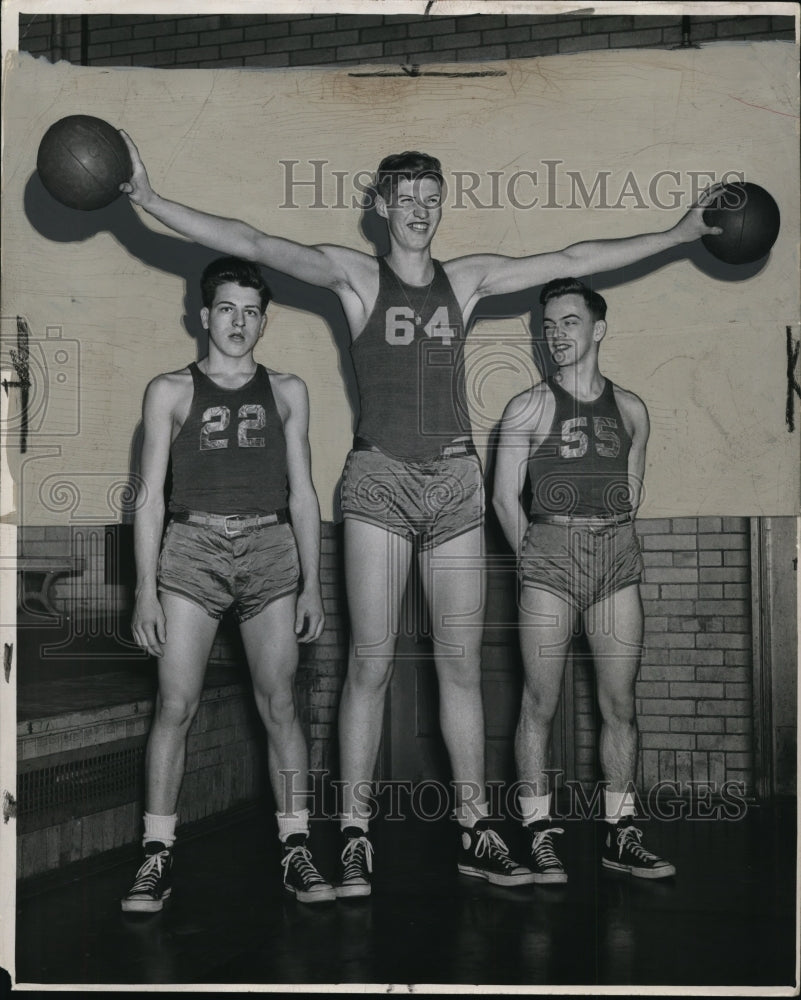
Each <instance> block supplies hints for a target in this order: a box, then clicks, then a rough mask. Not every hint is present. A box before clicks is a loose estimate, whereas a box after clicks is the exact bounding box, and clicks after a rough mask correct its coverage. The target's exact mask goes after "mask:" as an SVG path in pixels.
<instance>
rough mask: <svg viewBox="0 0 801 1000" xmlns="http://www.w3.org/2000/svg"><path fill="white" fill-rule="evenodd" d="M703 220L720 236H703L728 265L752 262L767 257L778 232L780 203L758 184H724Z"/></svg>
mask: <svg viewBox="0 0 801 1000" xmlns="http://www.w3.org/2000/svg"><path fill="white" fill-rule="evenodd" d="M704 222H705V223H706V224H707V225H708V226H720V228H721V229H722V230H723V232H722V233H721V234H720V236H702V237H701V241H702V243H703V244H704V246H705V247H706V248H707V250H708V251H709V252H710V253H711V254H713V256H715V257H717V258H718V260H722V261H723V262H724V263H725V264H751V263H753V262H754V261H755V260H760V258H762V257H764V256H765V254H767V253H768V252H769V250H770V248H771V247H772V246H773V244H774V243H775V242H776V237H777V236H778V235H779V206H778V205H777V204H776V202H775V201H774V200H773V198H772V197H771V195H770V194H769V193H768V192H767V191H766V190H765V189H764V188H762V187H760V186H759V185H758V184H750V183H747V182H745V183H738V184H724V185H723V188H722V189H721V191H720V193H719V194H718V195H717V197H716V198H715V201H714V203H713V204H712V205H711V206H710V207H709V208H707V209H704Z"/></svg>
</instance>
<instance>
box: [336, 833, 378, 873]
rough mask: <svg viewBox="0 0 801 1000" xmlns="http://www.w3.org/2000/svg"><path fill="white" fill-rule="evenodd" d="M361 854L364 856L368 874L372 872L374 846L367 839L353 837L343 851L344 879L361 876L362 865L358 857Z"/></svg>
mask: <svg viewBox="0 0 801 1000" xmlns="http://www.w3.org/2000/svg"><path fill="white" fill-rule="evenodd" d="M360 852H363V854H364V864H365V867H366V868H367V871H368V873H371V872H372V870H373V845H372V844H371V843H370V841H369V840H368V839H367V837H351V838H350V839H349V840H348V842H347V844H345V847H344V850H343V851H342V864H343V865H344V868H343V872H342V876H343V879H345V880H347V879H348V878H351V877H354V876H359V875H361V871H360V867H361V865H360V861H359V858H358V857H357V855H358V854H359V853H360Z"/></svg>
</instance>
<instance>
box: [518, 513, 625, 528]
mask: <svg viewBox="0 0 801 1000" xmlns="http://www.w3.org/2000/svg"><path fill="white" fill-rule="evenodd" d="M633 521H634V517H633V516H632V515H631V514H612V515H610V516H609V517H603V516H600V515H599V516H597V517H596V516H595V515H593V514H586V515H582V514H535V515H534V516H533V517H532V518H531V523H532V524H575V525H576V527H577V528H611V527H614V526H615V525H617V524H632V523H633Z"/></svg>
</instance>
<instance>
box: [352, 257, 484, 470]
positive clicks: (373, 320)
mask: <svg viewBox="0 0 801 1000" xmlns="http://www.w3.org/2000/svg"><path fill="white" fill-rule="evenodd" d="M433 264H434V279H433V281H432V282H431V284H430V285H424V286H416V285H407V284H406V283H405V282H403V281H401V280H400V278H399V277H398V276H397V275H396V274H395V272H394V271H393V270H392V269H391V268H390V266H389V264H388V263H387V262H386V260H384V259H383V258H382V257H379V258H378V275H379V280H378V298H377V299H376V303H375V307H374V308H373V311H372V313H371V314H370V318H369V319H368V320H367V325H366V326H365V328H364V330H363V331H362V333H361V334H359V336H358V337H357V338H356V340H355V341H354V342H353V344H352V345H351V355H352V358H353V366H354V369H355V371H356V381H357V383H358V386H359V397H360V402H361V413H360V417H359V426H358V430H357V434H358V435H359V436H360V437H363V438H366V439H367V440H369V441H370V442H372V443H373V444H375V445H377V446H378V447H379V448H381V450H382V451H385V452H387V453H388V454H390V455H393V456H396V457H398V458H404V459H408V460H410V461H423V460H425V459H428V458H432V457H434V456H436V455H437V454H438V453H439V450H440V448H441V447H442V445H444V444H448V443H449V442H451V441H453V440H454V438H464V437H469V435H470V419H469V415H468V412H467V399H466V392H465V378H464V336H465V331H464V319H463V317H462V312H461V309H460V308H459V304H458V302H457V301H456V296H455V295H454V293H453V289H452V288H451V284H450V282H449V281H448V279H447V277H446V275H445V271H444V270H443V268H442V265H441V264H440V263H439V261H433Z"/></svg>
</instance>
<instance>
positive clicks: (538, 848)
mask: <svg viewBox="0 0 801 1000" xmlns="http://www.w3.org/2000/svg"><path fill="white" fill-rule="evenodd" d="M564 832H565V831H564V830H563V829H562V827H561V826H552V827H549V828H548V829H547V830H540V831H539V832H538V833H535V834H534V836H533V837H532V838H531V853H532V854H533V855H534V858H535V860H536V862H537V864H538V865H540V867H542V868H547V867H548V866H549V865H556V867H557V868H561V867H562V863H561V862H560V860H559V858H557V856H556V853H555V852H554V849H553V844H552V843H551V841H550V836H551V834H552V833H564Z"/></svg>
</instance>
